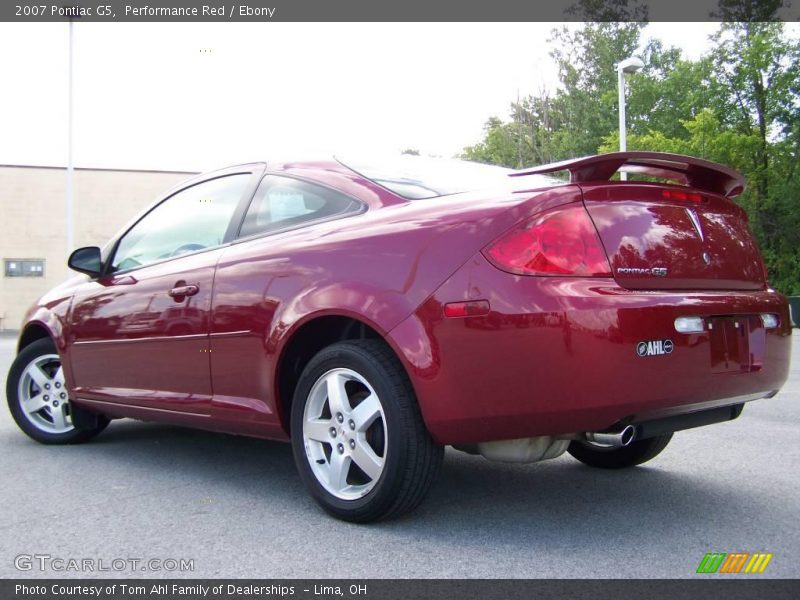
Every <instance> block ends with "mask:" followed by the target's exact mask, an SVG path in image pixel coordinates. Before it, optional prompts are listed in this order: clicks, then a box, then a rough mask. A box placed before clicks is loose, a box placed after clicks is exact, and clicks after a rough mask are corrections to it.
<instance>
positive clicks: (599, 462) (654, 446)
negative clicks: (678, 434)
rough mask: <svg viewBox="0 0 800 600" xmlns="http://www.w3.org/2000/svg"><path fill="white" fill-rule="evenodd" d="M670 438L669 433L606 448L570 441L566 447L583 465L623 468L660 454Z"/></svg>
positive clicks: (633, 465)
mask: <svg viewBox="0 0 800 600" xmlns="http://www.w3.org/2000/svg"><path fill="white" fill-rule="evenodd" d="M671 439H672V434H671V433H666V434H664V435H659V436H656V437H652V438H647V439H644V440H638V441H635V442H631V443H630V444H629V445H627V446H624V447H622V448H606V447H603V446H596V445H593V444H590V443H588V442H572V443H570V445H569V448H567V452H569V453H570V454H571V455H572V456H573V457H574V458H576V459H578V460H579V461H581V462H582V463H583V464H585V465H589V466H590V467H597V468H600V469H625V468H627V467H635V466H636V465H641V464H642V463H646V462H647V461H648V460H651V459H653V458H655V457H656V456H658V455H659V454H661V451H662V450H663V449H664V448H666V447H667V444H669V441H670V440H671Z"/></svg>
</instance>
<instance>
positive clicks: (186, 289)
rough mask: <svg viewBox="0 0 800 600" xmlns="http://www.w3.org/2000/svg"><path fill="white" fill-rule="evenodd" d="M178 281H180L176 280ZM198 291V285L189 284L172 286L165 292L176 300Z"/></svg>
mask: <svg viewBox="0 0 800 600" xmlns="http://www.w3.org/2000/svg"><path fill="white" fill-rule="evenodd" d="M178 283H180V282H178ZM199 291H200V287H199V286H196V285H193V284H190V285H178V286H176V287H174V288H172V289H171V290H170V291H169V292H167V293H168V294H169V295H170V297H172V298H175V300H177V301H179V302H180V301H181V300H183V298H185V297H186V296H194V295H195V294H196V293H197V292H199Z"/></svg>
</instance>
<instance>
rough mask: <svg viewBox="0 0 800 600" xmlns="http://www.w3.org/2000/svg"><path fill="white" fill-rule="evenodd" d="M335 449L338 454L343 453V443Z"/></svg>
mask: <svg viewBox="0 0 800 600" xmlns="http://www.w3.org/2000/svg"><path fill="white" fill-rule="evenodd" d="M336 449H337V450H338V451H339V454H344V445H343V444H339V445H338V446H336Z"/></svg>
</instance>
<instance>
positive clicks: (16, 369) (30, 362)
mask: <svg viewBox="0 0 800 600" xmlns="http://www.w3.org/2000/svg"><path fill="white" fill-rule="evenodd" d="M6 399H7V400H8V408H9V410H10V411H11V416H12V417H14V421H16V423H17V425H18V426H19V428H20V429H21V430H22V431H23V432H25V433H26V434H27V435H28V436H29V437H31V438H33V439H34V440H36V441H37V442H41V443H43V444H77V443H80V442H85V441H86V440H88V439H90V438H93V437H94V436H95V435H97V434H98V433H100V432H101V431H102V430H103V429H105V427H106V426H107V425H108V419H106V418H105V417H102V416H97V417H96V418H94V419H91V420H89V422H90V423H91V425H90V426H88V427H80V428H79V427H76V424H75V423H74V422H73V417H75V414H74V413H75V409H74V407H72V405H71V404H70V401H69V396H68V392H67V387H66V383H65V381H64V371H63V369H62V367H61V358H60V357H59V355H58V352H57V350H56V346H55V344H54V343H53V341H52V340H51V339H49V338H44V339H40V340H36V341H35V342H33V343H31V344H30V345H28V346H26V347H25V348H24V349H23V350H22V352H20V353H19V354H18V355H17V358H16V359H14V362H13V363H12V364H11V370H10V371H9V372H8V381H7V383H6ZM84 420H85V421H86V419H84Z"/></svg>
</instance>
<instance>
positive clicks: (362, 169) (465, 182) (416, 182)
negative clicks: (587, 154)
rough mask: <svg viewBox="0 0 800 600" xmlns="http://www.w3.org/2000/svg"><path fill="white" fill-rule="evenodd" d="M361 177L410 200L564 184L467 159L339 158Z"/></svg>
mask: <svg viewBox="0 0 800 600" xmlns="http://www.w3.org/2000/svg"><path fill="white" fill-rule="evenodd" d="M336 160H338V161H339V162H340V163H342V164H343V165H344V166H346V167H347V168H349V169H352V170H353V171H355V172H356V173H358V174H359V175H361V176H363V177H366V178H367V179H370V180H371V181H374V182H375V183H377V184H378V185H381V186H383V187H385V188H386V189H388V190H390V191H392V192H394V193H395V194H397V195H398V196H402V197H403V198H408V199H409V200H422V199H425V198H437V197H439V196H447V195H450V194H458V193H460V192H468V191H472V190H482V189H486V188H501V189H511V188H512V186H513V187H519V185H520V184H521V183H522V181H521V180H524V182H525V183H524V186H525V187H527V188H532V187H545V186H551V185H555V184H559V183H563V182H561V181H559V180H557V179H554V178H551V177H544V176H541V175H534V176H526V177H522V178H514V177H509V176H508V175H509V173H513V172H514V171H512V170H511V169H506V168H504V167H496V166H493V165H484V164H480V163H475V162H469V161H464V160H452V159H446V158H427V157H422V156H410V155H402V156H397V157H392V158H391V159H385V160H375V159H367V160H358V159H354V160H350V159H347V158H344V159H343V158H340V157H338V156H337V157H336Z"/></svg>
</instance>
